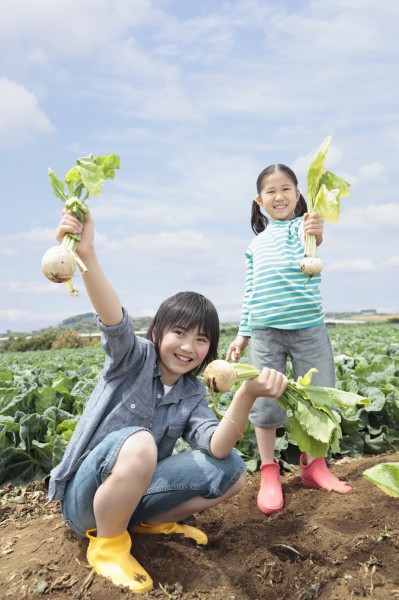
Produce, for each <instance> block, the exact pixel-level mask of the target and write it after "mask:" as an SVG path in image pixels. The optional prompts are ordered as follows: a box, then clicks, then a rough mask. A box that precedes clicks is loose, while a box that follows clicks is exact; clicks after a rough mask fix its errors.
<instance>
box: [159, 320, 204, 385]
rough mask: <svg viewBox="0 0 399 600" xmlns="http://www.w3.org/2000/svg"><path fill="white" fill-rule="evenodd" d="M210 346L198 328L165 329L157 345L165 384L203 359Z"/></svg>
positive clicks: (170, 383) (171, 381) (172, 383)
mask: <svg viewBox="0 0 399 600" xmlns="http://www.w3.org/2000/svg"><path fill="white" fill-rule="evenodd" d="M209 347H210V341H209V339H208V337H207V336H206V335H205V334H204V333H203V332H202V331H201V329H200V328H196V329H185V328H184V327H173V328H172V329H170V330H168V331H165V333H164V336H163V338H162V341H161V343H160V345H159V362H160V367H161V372H162V380H163V383H164V384H165V385H174V384H175V383H176V381H177V380H178V379H179V377H181V376H182V375H184V374H185V373H189V372H190V371H192V370H193V369H196V368H197V367H199V366H200V365H201V364H202V363H203V361H204V360H205V358H206V356H207V354H208V351H209Z"/></svg>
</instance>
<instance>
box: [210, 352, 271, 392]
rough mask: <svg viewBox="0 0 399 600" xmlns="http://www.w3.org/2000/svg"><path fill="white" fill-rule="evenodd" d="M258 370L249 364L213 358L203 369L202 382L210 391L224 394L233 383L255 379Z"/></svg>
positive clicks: (258, 372)
mask: <svg viewBox="0 0 399 600" xmlns="http://www.w3.org/2000/svg"><path fill="white" fill-rule="evenodd" d="M259 374H260V371H258V369H256V368H255V367H252V366H251V365H243V364H241V363H229V362H227V360H214V361H213V362H211V363H209V365H208V366H207V367H206V369H205V371H204V383H205V385H207V386H208V387H209V389H210V390H211V392H216V393H220V394H224V393H225V392H228V391H229V390H231V388H232V387H233V385H234V384H238V383H242V382H243V381H245V380H246V379H255V377H258V375H259Z"/></svg>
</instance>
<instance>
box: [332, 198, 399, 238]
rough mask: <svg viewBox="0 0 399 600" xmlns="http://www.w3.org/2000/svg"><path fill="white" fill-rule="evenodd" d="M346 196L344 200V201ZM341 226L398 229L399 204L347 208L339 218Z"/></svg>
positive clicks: (363, 228) (366, 228) (367, 229)
mask: <svg viewBox="0 0 399 600" xmlns="http://www.w3.org/2000/svg"><path fill="white" fill-rule="evenodd" d="M344 201H345V198H344V199H343V200H342V203H343V202H344ZM339 225H340V227H343V228H347V229H361V230H364V231H368V232H370V231H372V230H374V231H376V229H379V228H384V227H386V228H387V229H388V230H389V229H395V230H397V229H398V227H399V204H394V203H392V204H390V203H386V204H368V205H366V206H364V207H361V206H359V207H354V208H345V209H344V210H343V211H342V215H341V217H340V220H339Z"/></svg>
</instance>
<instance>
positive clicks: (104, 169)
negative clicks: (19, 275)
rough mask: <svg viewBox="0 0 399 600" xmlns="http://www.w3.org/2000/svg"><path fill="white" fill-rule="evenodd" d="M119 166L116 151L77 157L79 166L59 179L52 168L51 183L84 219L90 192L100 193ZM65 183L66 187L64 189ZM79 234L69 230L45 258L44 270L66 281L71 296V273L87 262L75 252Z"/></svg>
mask: <svg viewBox="0 0 399 600" xmlns="http://www.w3.org/2000/svg"><path fill="white" fill-rule="evenodd" d="M119 168H120V159H119V156H117V155H116V154H109V155H106V156H97V157H96V158H94V156H93V154H89V156H84V157H82V158H78V159H77V161H76V166H75V167H72V169H70V170H69V171H68V172H67V174H66V175H65V177H64V181H62V180H61V179H59V178H58V177H57V175H56V174H55V173H54V171H53V170H52V169H49V177H50V183H51V187H52V188H53V192H54V194H55V195H56V196H57V198H59V199H60V200H62V202H64V203H65V208H66V210H69V211H71V212H73V213H74V214H75V215H76V217H77V218H78V219H79V221H80V222H81V223H84V222H85V221H86V213H87V208H88V207H87V204H86V200H87V199H88V198H89V196H90V195H92V196H98V195H99V194H100V193H101V191H102V188H103V185H104V182H105V180H106V179H114V178H115V170H116V169H119ZM65 186H66V189H67V191H66V190H65ZM79 242H80V235H78V234H69V233H68V234H67V235H66V236H65V237H64V239H63V240H62V244H61V245H60V246H52V247H51V248H49V249H48V250H47V252H45V254H44V256H43V258H42V264H41V268H42V272H43V273H44V275H45V276H46V277H47V279H49V280H50V281H53V282H54V283H65V284H66V286H67V288H68V290H69V293H70V294H71V296H77V295H78V293H79V292H78V291H77V290H76V289H75V288H74V286H73V283H72V277H73V275H74V273H75V270H76V265H79V267H80V270H81V272H82V273H85V272H86V271H87V268H86V266H85V265H84V263H83V262H82V260H81V259H80V258H79V256H78V255H77V254H76V247H77V245H78V244H79Z"/></svg>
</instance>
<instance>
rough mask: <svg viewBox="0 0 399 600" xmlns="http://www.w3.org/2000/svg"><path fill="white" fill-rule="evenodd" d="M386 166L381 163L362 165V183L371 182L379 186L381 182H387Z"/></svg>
mask: <svg viewBox="0 0 399 600" xmlns="http://www.w3.org/2000/svg"><path fill="white" fill-rule="evenodd" d="M384 173H385V166H384V165H383V164H382V163H380V162H374V163H370V164H368V165H362V166H361V167H360V168H359V177H360V179H361V180H362V181H365V182H367V181H371V182H373V183H374V184H376V185H378V183H379V182H381V181H383V182H385V181H386V180H387V178H386V176H385V174H384Z"/></svg>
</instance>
